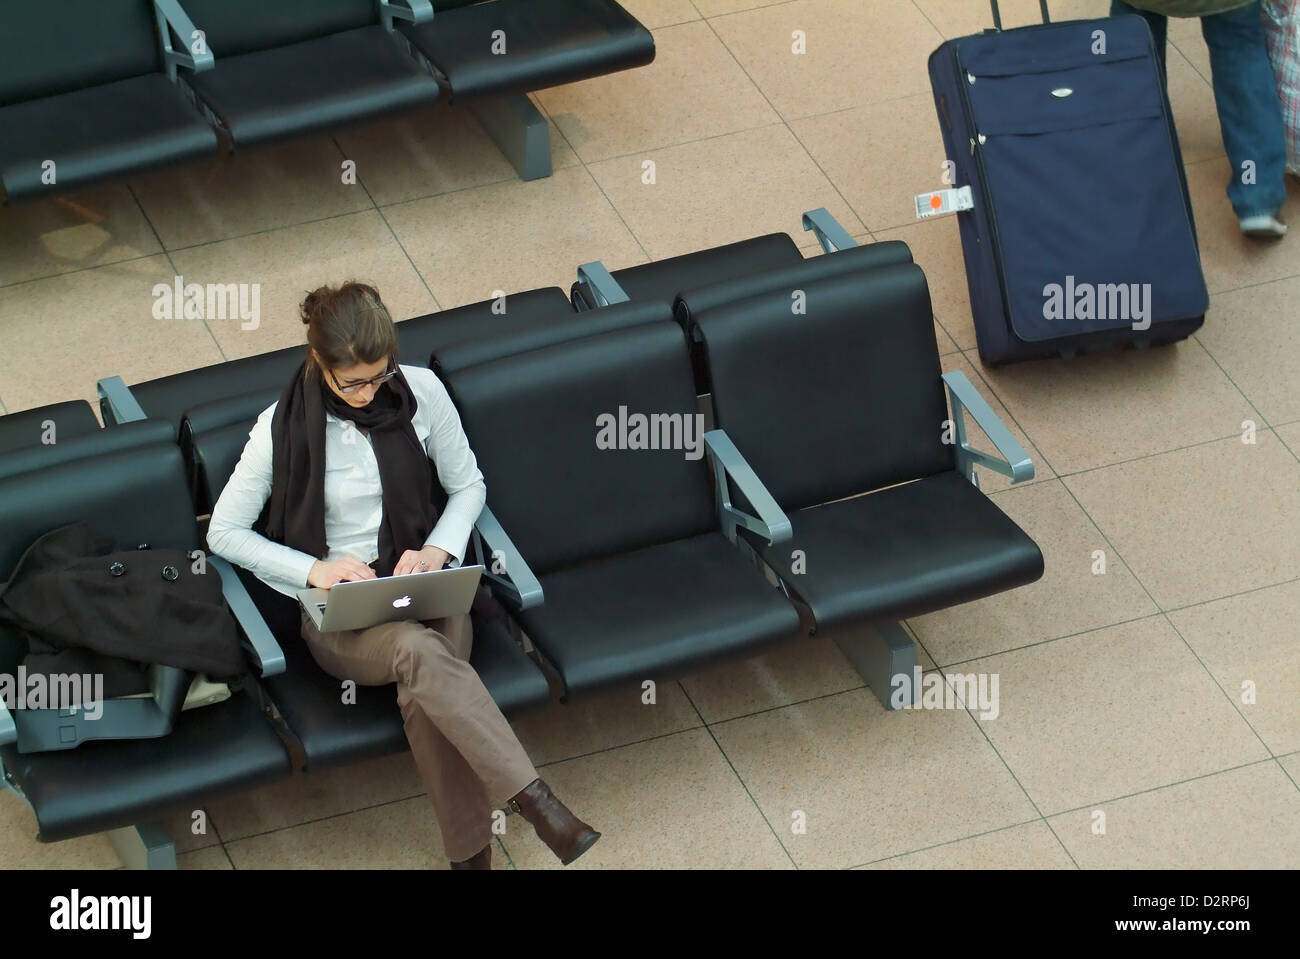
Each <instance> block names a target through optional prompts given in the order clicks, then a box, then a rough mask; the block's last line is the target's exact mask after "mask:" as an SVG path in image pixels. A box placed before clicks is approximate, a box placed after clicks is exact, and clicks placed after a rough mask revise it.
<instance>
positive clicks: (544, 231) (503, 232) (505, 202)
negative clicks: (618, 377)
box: [384, 168, 646, 309]
mask: <svg viewBox="0 0 1300 959" xmlns="http://www.w3.org/2000/svg"><path fill="white" fill-rule="evenodd" d="M384 215H385V216H386V217H387V218H388V222H389V223H390V224H392V227H393V231H394V232H395V233H396V234H397V238H398V239H399V240H400V241H401V244H402V246H403V248H404V249H405V250H406V252H407V253H408V254H409V255H410V257H411V260H412V261H413V262H414V263H415V265H416V267H418V268H419V271H420V273H421V275H422V276H423V277H424V280H425V282H427V283H428V284H429V288H430V289H431V290H432V291H433V294H434V296H436V297H437V298H438V303H439V305H440V306H441V307H442V308H443V309H450V308H451V307H454V306H460V305H462V304H465V303H474V302H477V301H479V300H485V299H488V298H489V297H491V296H492V295H493V294H494V291H496V290H504V291H506V292H507V293H513V292H518V291H520V290H530V289H535V288H537V287H544V286H553V285H554V286H562V287H564V288H565V289H566V290H567V289H568V287H569V284H570V283H572V281H573V279H574V276H575V274H576V271H577V269H578V267H579V266H580V265H581V264H583V263H587V262H589V261H591V260H601V261H602V262H604V264H605V266H606V267H608V268H609V269H611V270H618V269H622V268H623V267H627V266H634V265H636V264H637V263H643V262H645V259H646V257H645V254H644V253H643V252H642V250H641V248H640V247H639V246H638V245H637V242H636V240H635V239H634V238H633V236H632V234H631V233H630V232H628V229H627V227H626V226H625V225H624V223H623V221H622V220H621V219H620V218H619V215H618V213H617V212H615V210H614V208H613V207H611V206H610V204H609V201H608V200H607V199H606V198H605V195H604V194H603V193H602V192H601V190H600V187H599V186H597V185H596V182H595V181H594V180H593V179H592V178H591V176H590V175H589V174H588V173H587V171H586V170H585V169H580V168H579V169H569V170H557V171H556V172H555V174H554V175H553V176H551V177H549V178H547V179H545V180H535V181H533V182H531V183H524V182H520V181H512V182H509V183H499V184H495V185H493V186H485V187H479V188H477V189H474V190H463V191H461V192H459V193H451V194H447V195H446V196H440V197H432V198H430V199H427V200H415V201H413V202H411V203H401V204H398V205H397V206H391V207H386V208H385V209H384Z"/></svg>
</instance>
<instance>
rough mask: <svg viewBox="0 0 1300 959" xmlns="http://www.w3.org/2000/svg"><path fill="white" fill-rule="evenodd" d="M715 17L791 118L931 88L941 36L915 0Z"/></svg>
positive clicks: (803, 1)
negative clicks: (930, 67) (800, 47)
mask: <svg viewBox="0 0 1300 959" xmlns="http://www.w3.org/2000/svg"><path fill="white" fill-rule="evenodd" d="M709 22H710V24H711V25H712V26H713V28H714V29H715V30H717V32H718V36H720V37H722V41H723V42H724V43H725V44H726V45H727V47H728V48H729V49H730V50H731V52H732V53H734V54H735V55H736V59H737V60H739V61H740V63H741V65H742V66H743V67H744V68H745V71H746V72H747V73H748V74H749V75H750V76H751V77H752V78H753V79H754V81H755V82H756V83H757V84H758V85H759V87H760V88H761V89H762V91H763V93H764V94H765V95H766V96H767V98H768V99H769V100H770V101H771V102H772V105H773V106H774V107H776V109H777V110H778V111H779V112H780V114H781V116H782V117H783V118H784V119H786V120H792V119H795V118H797V117H807V116H815V115H817V114H820V113H830V112H831V111H832V110H843V109H845V108H847V107H855V106H860V105H862V104H864V103H875V102H878V101H882V100H892V99H896V98H898V97H905V96H908V95H909V94H914V93H923V92H925V91H927V90H929V89H930V79H929V75H928V74H927V72H926V57H927V56H929V54H930V51H932V50H933V49H934V48H935V47H937V46H938V45H939V43H940V42H941V39H942V38H941V37H940V35H939V33H938V31H936V30H935V28H934V27H933V26H931V25H930V22H929V21H928V20H927V19H926V18H925V16H924V15H923V14H922V13H921V11H920V10H918V9H917V8H916V6H915V5H914V4H913V3H912V2H911V0H872V2H870V3H863V2H862V0H793V2H791V3H782V4H778V5H776V6H770V7H760V8H759V9H756V10H750V11H748V12H745V13H737V14H734V15H732V16H727V17H719V18H717V19H715V20H710V21H709ZM797 30H801V31H803V36H804V38H805V41H804V49H805V50H806V52H803V53H797V52H795V44H796V42H797V41H796V40H795V39H794V37H795V31H797ZM935 135H936V136H937V135H938V131H937V130H936V133H935Z"/></svg>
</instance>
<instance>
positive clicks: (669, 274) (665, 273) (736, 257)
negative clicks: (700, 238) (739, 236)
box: [571, 233, 803, 309]
mask: <svg viewBox="0 0 1300 959" xmlns="http://www.w3.org/2000/svg"><path fill="white" fill-rule="evenodd" d="M802 259H803V254H802V253H800V252H799V247H797V246H795V242H794V240H792V239H790V237H789V235H788V234H785V233H769V234H768V235H767V236H759V237H755V238H753V239H751V240H741V241H740V242H738V243H728V244H726V245H725V246H717V247H713V248H712V249H709V250H698V251H696V252H694V253H683V254H682V255H681V256H673V257H669V258H668V259H665V260H655V261H654V262H653V263H642V264H640V265H639V266H629V267H627V268H626V269H623V270H615V271H614V273H613V277H614V279H616V280H617V281H618V285H619V286H621V287H622V288H623V292H624V293H626V294H627V295H628V298H629V299H633V300H662V301H663V302H665V303H672V302H673V300H674V299H676V297H677V294H678V293H680V292H682V290H690V289H693V288H695V287H697V286H704V285H706V284H709V283H717V282H719V281H721V280H728V279H732V278H735V277H742V276H750V275H752V274H755V273H761V272H763V271H764V270H772V269H776V268H777V267H781V266H789V265H790V264H792V263H798V262H799V261H800V260H802ZM571 295H572V298H573V305H574V306H575V307H578V308H579V309H592V308H594V307H595V306H596V301H595V299H594V297H592V295H591V291H590V290H589V289H588V288H587V285H586V284H585V283H575V284H573V288H572V290H571Z"/></svg>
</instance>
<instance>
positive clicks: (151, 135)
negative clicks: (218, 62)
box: [0, 73, 217, 200]
mask: <svg viewBox="0 0 1300 959" xmlns="http://www.w3.org/2000/svg"><path fill="white" fill-rule="evenodd" d="M216 150H217V135H216V134H215V133H214V132H213V130H212V128H211V127H210V126H208V124H207V122H206V121H205V120H204V119H203V117H202V115H200V113H199V112H198V111H197V110H195V109H194V107H193V106H192V105H191V104H190V103H189V102H188V101H187V100H186V99H185V96H184V95H183V94H182V93H181V91H180V89H179V88H177V87H176V86H175V85H174V84H173V83H171V82H169V81H168V79H167V77H166V76H164V75H163V74H161V73H151V74H146V75H144V76H138V77H132V78H130V79H126V80H117V81H114V82H112V83H106V84H104V85H102V86H93V87H88V88H87V89H84V90H76V91H73V92H69V93H61V94H58V95H56V96H51V97H45V98H43V99H40V100H29V101H27V102H25V103H15V104H11V105H10V106H5V107H0V182H3V185H4V193H5V196H6V198H7V199H9V200H18V199H25V198H30V197H35V196H42V195H46V194H47V193H49V192H52V191H54V190H56V189H57V190H70V189H78V188H81V187H84V186H88V185H90V184H94V183H98V182H101V181H103V180H107V179H109V178H111V177H117V176H123V175H125V174H128V173H137V172H140V171H142V170H148V169H153V168H155V167H160V166H163V165H165V164H169V163H175V162H179V161H181V160H187V159H191V158H193V157H197V156H201V155H203V154H207V153H215V152H216ZM45 160H53V161H54V162H55V164H56V166H55V175H56V180H55V183H54V184H53V185H45V184H43V183H42V182H41V176H42V174H43V173H44V170H43V169H42V167H41V164H42V163H43V162H44V161H45Z"/></svg>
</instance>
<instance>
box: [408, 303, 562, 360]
mask: <svg viewBox="0 0 1300 959" xmlns="http://www.w3.org/2000/svg"><path fill="white" fill-rule="evenodd" d="M572 315H573V307H572V306H571V305H570V303H569V301H568V299H567V298H566V297H565V295H564V291H563V290H561V289H560V288H559V287H558V286H548V287H544V288H543V289H540V290H525V291H524V292H522V293H511V294H510V295H508V296H506V297H504V300H503V301H498V300H496V299H491V300H482V301H481V302H478V303H467V304H465V305H464V306H457V307H453V308H452V309H450V310H439V311H438V312H437V313H427V314H425V315H424V316H414V317H411V319H409V320H402V321H401V322H400V323H398V324H397V338H398V342H399V344H400V345H401V352H402V356H403V357H404V362H407V363H413V364H418V365H420V366H432V362H433V354H435V353H438V352H441V351H442V350H445V349H447V348H448V347H451V346H455V345H456V344H458V343H463V342H465V341H467V340H474V341H477V340H481V339H485V338H489V337H494V336H495V335H496V334H497V333H513V332H515V331H516V330H521V329H529V328H532V327H535V326H546V325H548V324H550V323H553V322H555V321H556V320H557V319H560V318H563V317H566V316H572Z"/></svg>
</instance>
